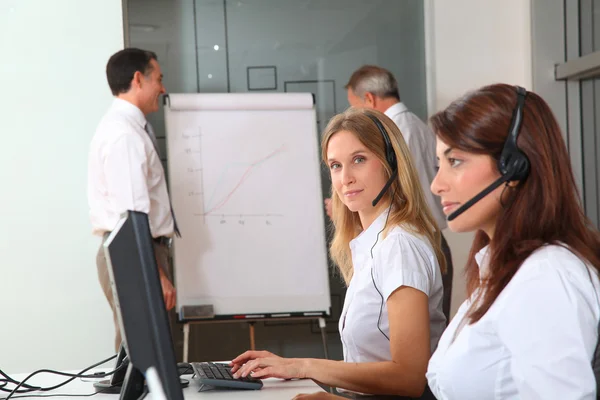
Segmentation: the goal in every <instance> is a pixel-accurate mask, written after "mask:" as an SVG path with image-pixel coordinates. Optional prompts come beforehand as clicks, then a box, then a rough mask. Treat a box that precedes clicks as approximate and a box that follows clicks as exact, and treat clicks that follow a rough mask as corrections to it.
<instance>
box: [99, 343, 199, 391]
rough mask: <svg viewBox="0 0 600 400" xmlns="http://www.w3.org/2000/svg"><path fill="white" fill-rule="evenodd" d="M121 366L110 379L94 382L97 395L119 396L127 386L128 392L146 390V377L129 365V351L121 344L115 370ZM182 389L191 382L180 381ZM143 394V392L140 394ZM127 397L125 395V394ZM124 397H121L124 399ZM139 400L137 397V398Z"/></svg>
mask: <svg viewBox="0 0 600 400" xmlns="http://www.w3.org/2000/svg"><path fill="white" fill-rule="evenodd" d="M121 364H125V365H123V366H122V367H121V368H120V369H119V370H118V371H117V372H115V373H114V374H113V375H112V376H111V378H110V379H104V380H101V381H98V382H94V389H95V390H96V392H97V393H106V394H119V393H121V389H122V388H123V386H124V385H125V386H126V387H127V390H128V391H131V390H140V388H141V390H142V392H143V390H144V383H145V379H144V375H142V373H141V372H140V371H139V370H138V369H137V368H134V367H133V365H131V364H130V363H129V357H127V351H126V350H125V346H124V345H123V343H121V347H120V348H119V353H118V354H117V362H116V363H115V369H117V368H118V367H119V366H120V365H121ZM179 382H181V387H182V388H184V387H187V386H188V385H189V384H190V382H189V381H188V380H187V379H181V378H180V379H179ZM140 394H141V392H140ZM123 395H125V394H123ZM123 395H122V396H121V397H122V398H123ZM136 398H137V397H136Z"/></svg>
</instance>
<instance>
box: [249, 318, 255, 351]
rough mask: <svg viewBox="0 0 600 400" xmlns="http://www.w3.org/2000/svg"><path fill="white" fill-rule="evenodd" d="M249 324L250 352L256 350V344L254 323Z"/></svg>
mask: <svg viewBox="0 0 600 400" xmlns="http://www.w3.org/2000/svg"><path fill="white" fill-rule="evenodd" d="M249 324H250V350H256V343H255V342H254V322H249Z"/></svg>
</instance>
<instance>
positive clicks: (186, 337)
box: [183, 323, 190, 362]
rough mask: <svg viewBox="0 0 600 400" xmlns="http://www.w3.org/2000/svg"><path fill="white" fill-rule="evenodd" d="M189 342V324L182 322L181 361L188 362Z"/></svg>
mask: <svg viewBox="0 0 600 400" xmlns="http://www.w3.org/2000/svg"><path fill="white" fill-rule="evenodd" d="M189 343H190V324H188V323H185V324H183V362H188V351H189V347H188V346H189Z"/></svg>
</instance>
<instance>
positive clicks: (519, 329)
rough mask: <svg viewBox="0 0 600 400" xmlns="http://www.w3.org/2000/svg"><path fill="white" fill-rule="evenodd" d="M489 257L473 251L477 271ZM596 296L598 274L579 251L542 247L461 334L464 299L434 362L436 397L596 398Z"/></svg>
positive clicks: (431, 378)
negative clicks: (588, 265)
mask: <svg viewBox="0 0 600 400" xmlns="http://www.w3.org/2000/svg"><path fill="white" fill-rule="evenodd" d="M486 256H487V247H485V248H483V249H482V250H481V251H480V252H479V253H478V254H477V255H476V261H477V263H478V265H479V268H480V276H484V275H485V273H486V265H487V263H486ZM588 270H589V272H590V274H588ZM598 296H600V282H599V280H598V276H597V275H596V273H595V271H594V270H593V269H592V268H588V267H587V266H586V264H584V262H583V261H582V260H581V259H579V258H578V257H577V256H576V255H575V254H573V253H572V252H571V251H569V250H568V249H565V248H564V247H560V246H555V245H547V246H544V247H542V248H540V249H538V250H537V251H535V252H534V253H533V254H532V255H531V256H529V257H528V258H527V259H526V260H525V261H524V262H523V264H522V265H521V267H520V268H519V270H518V271H517V273H516V274H515V276H514V277H513V278H512V279H511V281H510V282H509V283H508V285H506V287H505V288H504V290H503V291H502V292H501V293H500V295H499V296H498V298H497V299H496V301H495V302H494V303H493V304H492V306H491V307H490V309H489V310H488V311H487V312H486V314H485V315H484V316H483V317H482V318H481V319H480V320H479V321H477V322H476V323H474V324H472V325H470V324H464V326H463V327H462V329H461V330H460V331H459V332H458V333H457V328H458V327H459V325H460V322H461V320H462V319H463V317H464V316H465V313H466V312H467V309H468V307H469V305H470V300H467V301H465V302H464V303H463V304H462V306H461V307H460V309H459V310H458V313H457V314H456V316H455V317H454V318H453V319H452V322H451V323H450V325H449V326H448V328H447V329H446V331H445V332H444V334H443V335H442V338H441V339H440V343H439V345H438V348H437V350H436V352H435V354H434V355H433V357H432V358H431V360H430V362H429V368H428V371H427V379H428V381H429V386H430V388H431V390H432V392H433V393H434V394H435V396H436V397H437V398H438V399H439V400H454V399H460V400H470V399H473V400H487V399H503V400H504V399H528V400H529V399H544V400H549V399H560V400H563V399H564V400H566V399H569V400H577V399H590V400H591V399H596V382H595V379H594V375H593V371H592V367H591V361H592V357H593V353H594V350H595V347H596V343H597V341H598V319H599V316H600V305H599V300H598ZM455 335H456V338H455Z"/></svg>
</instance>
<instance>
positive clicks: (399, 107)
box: [384, 101, 408, 118]
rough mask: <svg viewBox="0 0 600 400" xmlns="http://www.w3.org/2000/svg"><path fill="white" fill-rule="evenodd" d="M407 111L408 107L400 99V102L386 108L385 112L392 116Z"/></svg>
mask: <svg viewBox="0 0 600 400" xmlns="http://www.w3.org/2000/svg"><path fill="white" fill-rule="evenodd" d="M406 111H408V108H407V107H406V106H405V105H404V103H403V102H401V101H399V102H398V103H396V104H394V105H393V106H391V107H390V108H388V109H387V110H385V112H384V114H385V115H387V116H388V117H390V118H392V117H393V116H394V115H398V114H401V113H403V112H406Z"/></svg>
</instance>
